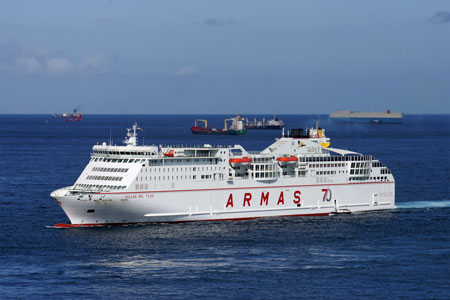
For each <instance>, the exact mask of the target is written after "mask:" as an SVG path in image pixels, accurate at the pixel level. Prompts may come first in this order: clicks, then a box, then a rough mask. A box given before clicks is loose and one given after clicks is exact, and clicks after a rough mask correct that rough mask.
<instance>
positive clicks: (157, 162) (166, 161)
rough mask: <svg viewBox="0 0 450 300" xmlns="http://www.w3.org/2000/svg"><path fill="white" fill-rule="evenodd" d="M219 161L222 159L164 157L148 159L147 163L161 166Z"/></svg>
mask: <svg viewBox="0 0 450 300" xmlns="http://www.w3.org/2000/svg"><path fill="white" fill-rule="evenodd" d="M219 161H224V160H223V159H221V160H219V159H218V158H214V159H213V158H210V159H190V158H189V159H186V158H183V159H178V158H176V159H173V158H165V159H149V160H148V164H149V165H150V166H162V165H165V166H167V165H169V166H171V165H173V166H176V165H183V164H184V165H186V164H192V163H195V164H197V165H216V164H218V163H219Z"/></svg>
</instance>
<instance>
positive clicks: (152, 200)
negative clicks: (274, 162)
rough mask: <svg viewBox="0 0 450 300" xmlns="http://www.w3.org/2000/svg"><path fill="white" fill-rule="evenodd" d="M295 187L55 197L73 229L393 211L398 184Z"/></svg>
mask: <svg viewBox="0 0 450 300" xmlns="http://www.w3.org/2000/svg"><path fill="white" fill-rule="evenodd" d="M293 181H294V180H286V181H284V182H285V183H287V184H285V185H279V184H277V183H273V184H271V185H267V184H266V185H265V186H263V185H261V184H259V185H258V184H256V185H254V186H243V185H239V184H234V185H235V186H233V187H229V186H228V187H225V186H223V185H221V184H220V183H217V184H214V183H211V188H208V189H179V190H177V189H173V190H164V191H145V192H134V193H127V192H124V193H103V194H93V195H91V196H89V195H84V196H83V197H80V195H72V196H57V195H52V196H53V197H54V198H55V199H57V200H58V202H59V203H60V205H61V206H62V208H63V210H64V212H65V213H66V214H67V216H68V217H69V219H70V221H71V223H72V224H76V225H85V226H86V225H108V224H124V223H151V222H188V221H207V220H208V221H214V220H233V219H252V218H259V217H274V216H308V215H329V214H333V213H339V212H352V213H353V212H361V211H373V210H384V209H393V208H395V184H394V182H382V183H380V182H376V183H375V182H373V183H344V184H339V183H338V184H312V185H301V184H295V183H294V182H293ZM297 181H298V180H297ZM60 191H61V190H60ZM57 192H58V191H55V193H57ZM230 195H231V196H230Z"/></svg>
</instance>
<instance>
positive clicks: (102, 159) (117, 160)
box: [91, 157, 145, 163]
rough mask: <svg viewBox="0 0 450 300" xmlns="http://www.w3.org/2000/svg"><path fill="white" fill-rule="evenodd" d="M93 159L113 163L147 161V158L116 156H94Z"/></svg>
mask: <svg viewBox="0 0 450 300" xmlns="http://www.w3.org/2000/svg"><path fill="white" fill-rule="evenodd" d="M91 161H98V162H112V163H140V162H142V163H143V162H145V159H116V158H101V157H100V158H95V157H93V158H92V159H91Z"/></svg>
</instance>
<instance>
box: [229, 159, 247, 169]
mask: <svg viewBox="0 0 450 300" xmlns="http://www.w3.org/2000/svg"><path fill="white" fill-rule="evenodd" d="M251 162H252V159H251V158H250V157H237V158H230V164H231V166H232V167H233V168H234V167H239V166H248V165H249V164H250V163H251Z"/></svg>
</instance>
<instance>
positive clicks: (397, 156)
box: [0, 115, 450, 299]
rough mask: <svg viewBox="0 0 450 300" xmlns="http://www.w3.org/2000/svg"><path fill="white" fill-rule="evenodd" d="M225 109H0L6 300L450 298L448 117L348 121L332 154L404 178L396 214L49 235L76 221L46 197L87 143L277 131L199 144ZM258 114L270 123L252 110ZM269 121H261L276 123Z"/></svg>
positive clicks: (264, 141) (331, 126)
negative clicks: (360, 157)
mask: <svg viewBox="0 0 450 300" xmlns="http://www.w3.org/2000/svg"><path fill="white" fill-rule="evenodd" d="M227 117H231V116H230V115H226V116H225V115H85V116H84V119H83V121H81V122H65V121H64V120H61V119H52V118H51V117H50V116H47V115H0V157H1V160H0V266H1V267H0V298H1V299H42V298H45V299H64V298H65V299H199V298H206V299H215V298H219V299H274V298H277V299H280V298H281V299H284V298H305V299H398V298H400V299H449V298H450V115H406V116H405V120H404V123H403V124H392V125H389V124H340V123H333V122H332V121H330V120H328V117H327V116H325V115H279V116H278V117H279V118H280V119H282V120H283V121H284V122H285V124H286V126H287V128H302V127H303V128H305V127H315V126H316V122H317V121H318V122H319V126H320V127H323V128H325V129H326V134H327V136H328V137H330V138H331V143H332V147H336V148H342V149H348V150H352V151H356V152H360V153H363V154H370V155H373V156H375V157H376V158H377V159H379V160H380V161H381V162H383V163H384V164H385V165H387V166H388V167H389V169H390V170H391V171H392V173H393V175H394V177H395V180H396V203H397V206H398V208H397V209H396V210H392V211H384V212H374V213H361V214H352V215H338V216H330V217H287V218H264V219H255V220H248V221H223V222H196V223H185V224H148V225H139V226H138V225H135V226H122V227H100V228H73V229H55V228H51V226H52V225H54V224H56V223H68V219H67V217H66V216H65V214H64V213H63V211H62V210H61V209H60V207H59V206H58V204H57V203H56V202H55V201H54V200H53V199H51V198H50V196H49V194H50V192H51V191H53V190H55V189H58V188H60V187H65V186H69V185H72V184H73V183H74V182H75V181H76V179H77V178H78V176H79V174H80V173H81V172H82V170H83V169H84V167H85V165H86V164H87V163H88V161H89V158H90V151H91V148H92V146H93V145H95V144H96V143H101V142H104V141H106V142H109V141H110V140H112V142H113V143H116V144H122V140H123V139H124V137H125V133H126V128H129V127H130V126H131V125H132V123H133V122H135V121H137V122H138V123H139V125H140V126H141V127H142V128H143V129H144V130H143V132H142V133H141V135H140V141H139V142H140V143H144V144H156V145H166V144H206V143H207V144H221V145H226V144H241V145H243V146H244V147H245V148H246V149H248V150H262V149H264V148H265V147H266V146H268V145H269V144H271V143H272V142H273V141H274V138H276V137H278V136H280V134H281V132H280V131H276V130H272V131H270V130H267V131H263V130H255V131H249V133H248V134H247V135H245V136H198V135H192V134H191V132H190V127H191V126H192V125H193V122H194V119H196V118H199V119H208V124H210V125H211V126H213V127H217V128H222V127H223V125H224V124H223V120H224V119H225V118H227ZM248 117H249V119H251V120H253V118H254V117H257V118H258V119H261V118H262V117H263V116H262V115H258V116H253V115H251V116H250V115H249V116H248ZM270 117H272V116H266V118H270Z"/></svg>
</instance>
